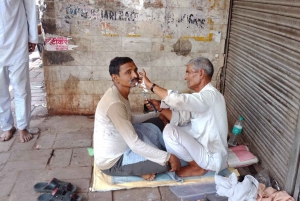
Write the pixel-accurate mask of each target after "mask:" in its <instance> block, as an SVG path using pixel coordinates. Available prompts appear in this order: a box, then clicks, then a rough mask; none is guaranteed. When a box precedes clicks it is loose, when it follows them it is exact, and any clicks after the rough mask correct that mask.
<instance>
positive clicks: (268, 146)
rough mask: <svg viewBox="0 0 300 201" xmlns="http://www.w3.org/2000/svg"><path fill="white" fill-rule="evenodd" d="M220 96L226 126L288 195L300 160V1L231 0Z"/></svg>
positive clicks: (291, 189)
mask: <svg viewBox="0 0 300 201" xmlns="http://www.w3.org/2000/svg"><path fill="white" fill-rule="evenodd" d="M228 40H229V41H228V44H229V46H228V57H227V61H226V66H225V85H224V86H225V88H224V96H225V98H226V102H227V110H228V120H229V125H230V128H232V126H233V124H234V122H235V121H236V120H237V119H238V116H239V115H242V116H243V117H244V118H245V127H244V132H243V137H242V138H243V141H244V142H245V143H248V144H250V148H251V150H252V151H253V152H254V153H256V154H257V155H258V156H259V158H260V160H261V162H262V165H263V166H264V167H266V168H268V169H269V170H270V173H271V175H272V176H274V177H275V179H277V180H278V181H279V183H280V184H281V186H284V187H285V189H286V190H287V191H288V192H289V193H292V191H293V187H294V186H295V177H296V175H297V169H298V162H299V161H298V160H299V141H300V139H299V135H300V132H299V130H300V126H299V125H300V123H299V117H298V116H299V106H300V101H299V100H300V1H299V0H294V1H293V0H284V1H282V0H280V1H279V0H270V1H266V0H233V1H232V7H231V20H230V29H229V39H228Z"/></svg>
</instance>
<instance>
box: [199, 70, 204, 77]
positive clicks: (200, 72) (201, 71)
mask: <svg viewBox="0 0 300 201" xmlns="http://www.w3.org/2000/svg"><path fill="white" fill-rule="evenodd" d="M204 73H205V72H204V70H203V69H200V70H199V76H200V77H203V76H204Z"/></svg>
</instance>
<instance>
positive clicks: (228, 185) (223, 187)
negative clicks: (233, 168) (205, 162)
mask: <svg viewBox="0 0 300 201" xmlns="http://www.w3.org/2000/svg"><path fill="white" fill-rule="evenodd" d="M215 183H216V189H217V194H218V195H220V196H226V197H228V201H242V200H243V201H256V198H257V191H258V185H259V183H258V181H257V180H256V179H255V178H254V177H252V176H251V175H246V176H245V178H244V180H243V182H238V179H237V176H236V174H235V173H232V174H231V175H230V176H229V178H226V177H222V176H220V175H215Z"/></svg>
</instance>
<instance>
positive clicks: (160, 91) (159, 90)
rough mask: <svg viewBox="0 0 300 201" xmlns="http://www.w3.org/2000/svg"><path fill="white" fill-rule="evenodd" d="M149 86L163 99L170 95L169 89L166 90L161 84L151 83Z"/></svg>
mask: <svg viewBox="0 0 300 201" xmlns="http://www.w3.org/2000/svg"><path fill="white" fill-rule="evenodd" d="M153 85H154V86H153ZM152 86H153V87H152ZM147 88H148V89H150V90H151V89H152V90H151V91H152V92H153V93H155V94H156V95H158V96H159V97H160V98H161V99H163V98H164V97H166V96H167V95H168V90H166V89H164V88H162V87H160V86H158V85H156V84H154V83H149V85H148V86H147Z"/></svg>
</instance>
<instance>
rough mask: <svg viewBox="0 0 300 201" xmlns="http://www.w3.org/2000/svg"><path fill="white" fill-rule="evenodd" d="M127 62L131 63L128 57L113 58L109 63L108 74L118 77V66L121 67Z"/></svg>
mask: <svg viewBox="0 0 300 201" xmlns="http://www.w3.org/2000/svg"><path fill="white" fill-rule="evenodd" d="M129 62H133V60H132V59H131V58H129V57H115V58H114V59H112V60H111V61H110V64H109V74H110V75H112V74H115V75H119V72H120V66H122V65H123V64H126V63H129Z"/></svg>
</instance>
